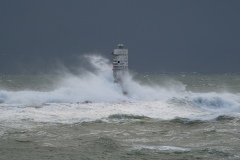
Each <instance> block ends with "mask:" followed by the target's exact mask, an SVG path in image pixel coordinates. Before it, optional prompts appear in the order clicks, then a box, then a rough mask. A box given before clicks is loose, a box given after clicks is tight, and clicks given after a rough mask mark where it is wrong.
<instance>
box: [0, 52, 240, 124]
mask: <svg viewBox="0 0 240 160" xmlns="http://www.w3.org/2000/svg"><path fill="white" fill-rule="evenodd" d="M85 59H86V60H87V61H89V63H90V64H91V66H92V68H94V70H93V71H89V70H85V71H84V72H82V73H81V74H79V75H73V74H70V73H65V74H64V75H63V76H62V79H61V81H60V82H56V83H57V84H58V87H57V88H56V89H54V90H52V91H45V92H43V91H41V92H40V91H30V90H22V91H6V90H0V111H1V113H0V115H1V118H0V121H4V120H6V119H8V120H13V121H15V120H16V121H18V120H24V119H26V117H27V118H28V119H29V120H30V121H37V122H56V123H76V122H83V121H96V120H101V119H105V120H106V119H108V120H109V119H113V120H122V119H146V118H151V119H152V118H153V119H163V120H166V119H167V120H168V119H173V120H174V119H175V120H176V118H177V117H180V118H179V119H180V120H181V121H183V122H186V123H189V122H188V120H189V119H191V120H194V119H202V120H207V119H214V118H217V117H220V118H221V116H222V115H230V117H232V116H237V117H239V116H240V95H239V94H233V93H193V92H190V91H186V90H185V86H184V85H183V84H182V83H180V82H178V83H177V85H176V84H174V85H171V86H173V87H169V86H167V87H166V86H165V87H164V86H161V84H149V85H143V84H140V83H138V82H136V81H134V80H133V79H132V77H131V76H130V77H128V78H127V80H126V84H125V85H126V86H127V88H128V94H127V95H124V94H122V90H121V87H120V86H119V85H118V84H116V83H114V82H113V81H114V80H113V76H112V70H111V65H110V63H109V60H107V59H105V58H103V57H101V56H85ZM182 118H183V119H182ZM185 118H186V119H185ZM177 119H178V118H177ZM179 119H178V120H179Z"/></svg>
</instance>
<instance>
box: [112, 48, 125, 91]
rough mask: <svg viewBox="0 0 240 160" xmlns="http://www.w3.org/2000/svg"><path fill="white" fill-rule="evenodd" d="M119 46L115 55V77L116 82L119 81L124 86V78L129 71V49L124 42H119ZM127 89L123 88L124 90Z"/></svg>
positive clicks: (115, 50)
mask: <svg viewBox="0 0 240 160" xmlns="http://www.w3.org/2000/svg"><path fill="white" fill-rule="evenodd" d="M117 46H118V48H117V49H114V51H113V53H112V55H113V69H112V70H113V77H114V82H116V83H119V84H120V85H121V86H122V88H123V82H124V78H126V76H128V75H129V73H128V49H125V48H124V45H123V44H118V45H117ZM124 90H125V89H124V88H123V92H125V91H124Z"/></svg>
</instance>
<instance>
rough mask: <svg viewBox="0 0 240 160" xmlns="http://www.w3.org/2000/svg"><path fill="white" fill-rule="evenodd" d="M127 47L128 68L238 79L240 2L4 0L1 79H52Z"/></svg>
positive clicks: (0, 13)
mask: <svg viewBox="0 0 240 160" xmlns="http://www.w3.org/2000/svg"><path fill="white" fill-rule="evenodd" d="M119 42H121V43H123V44H125V46H126V48H128V49H129V61H130V62H129V63H130V64H129V67H130V69H133V70H135V71H138V72H141V71H152V72H156V71H159V72H162V71H166V72H194V71H196V72H207V73H209V72H210V73H219V72H222V73H224V72H239V71H240V63H239V59H240V1H239V0H198V1H197V0H71V1H67V0H65V1H62V0H51V1H47V0H45V1H42V0H21V1H18V0H15V1H12V0H0V72H1V73H17V72H19V73H20V72H40V71H41V72H47V71H48V70H49V69H51V68H54V67H56V63H58V62H61V63H63V64H65V65H66V66H67V67H73V66H78V63H81V61H78V60H77V59H76V57H77V56H78V55H81V54H84V53H94V52H99V53H101V54H102V55H104V56H105V57H107V58H109V59H110V58H111V56H110V53H111V52H112V50H113V49H114V48H115V47H116V45H117V44H118V43H119Z"/></svg>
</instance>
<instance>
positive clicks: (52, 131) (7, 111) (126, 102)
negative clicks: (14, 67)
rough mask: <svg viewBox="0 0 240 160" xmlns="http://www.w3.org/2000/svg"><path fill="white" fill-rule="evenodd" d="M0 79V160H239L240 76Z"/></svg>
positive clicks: (92, 73)
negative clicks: (124, 91) (122, 79)
mask: <svg viewBox="0 0 240 160" xmlns="http://www.w3.org/2000/svg"><path fill="white" fill-rule="evenodd" d="M88 60H89V63H90V64H91V65H92V67H91V69H79V73H74V74H73V73H70V72H68V71H66V70H64V71H61V72H58V74H25V75H4V74H1V76H0V159H1V160H5V159H6V160H20V159H21V160H47V159H51V160H52V159H53V160H55V159H56V160H61V159H63V160H75V159H76V160H80V159H81V160H82V159H83V160H85V159H86V160H92V159H97V160H98V159H114V160H115V159H127V160H132V159H139V160H145V159H156V160H159V159H161V160H165V159H166V160H167V159H169V160H174V159H176V160H177V159H178V160H180V159H182V160H186V159H189V160H192V159H212V160H214V159H216V160H219V159H224V160H225V159H240V74H238V73H236V74H200V73H137V72H130V76H129V77H128V78H127V79H126V82H125V87H127V89H128V94H127V95H124V94H122V90H121V87H120V86H119V85H118V84H116V83H114V82H113V81H114V80H113V76H112V70H111V65H110V63H109V61H108V60H107V59H105V58H103V57H101V56H88Z"/></svg>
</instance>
